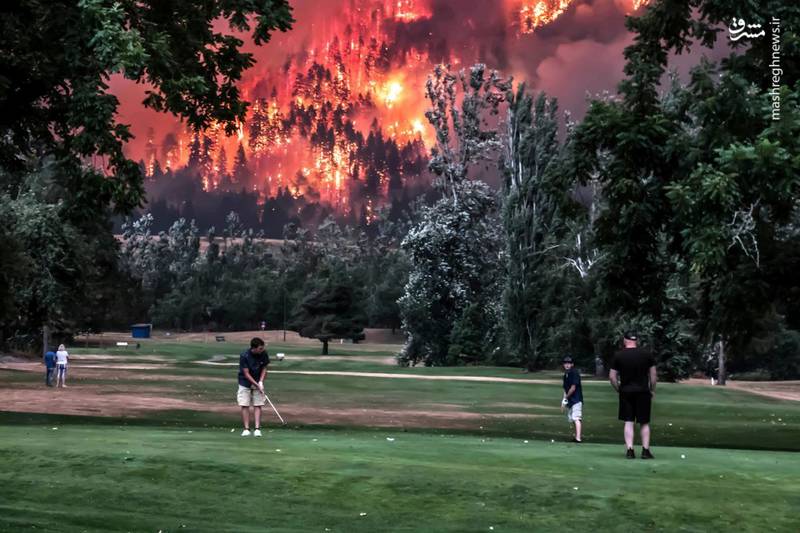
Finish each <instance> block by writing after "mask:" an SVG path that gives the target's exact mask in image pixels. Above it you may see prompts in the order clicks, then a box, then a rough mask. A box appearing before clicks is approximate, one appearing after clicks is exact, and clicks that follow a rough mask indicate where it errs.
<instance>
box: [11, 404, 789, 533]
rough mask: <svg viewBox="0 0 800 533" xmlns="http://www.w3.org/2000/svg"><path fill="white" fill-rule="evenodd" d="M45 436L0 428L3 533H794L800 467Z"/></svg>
mask: <svg viewBox="0 0 800 533" xmlns="http://www.w3.org/2000/svg"><path fill="white" fill-rule="evenodd" d="M45 421H46V420H45V419H40V420H39V421H38V422H39V423H37V424H27V425H16V424H7V423H3V419H2V418H0V485H1V486H2V487H3V489H2V493H3V498H2V499H0V529H2V530H3V531H20V530H23V529H24V530H33V529H34V528H35V530H36V531H64V532H66V531H154V532H155V531H159V530H161V531H165V532H166V531H215V532H216V531H326V529H327V530H328V531H370V532H374V531H437V532H438V531H556V530H563V529H564V525H565V523H569V524H570V529H572V530H575V531H590V530H592V531H711V530H716V531H797V528H798V526H800V522H798V519H797V516H796V510H797V509H798V508H800V491H799V490H798V489H800V485H799V484H798V483H799V482H798V479H800V461H798V458H797V455H795V454H792V453H785V452H784V453H782V452H758V453H753V452H750V451H730V450H709V449H698V448H666V447H660V448H658V450H657V452H656V453H657V454H658V455H657V459H656V460H655V461H650V462H648V461H642V460H636V461H626V460H625V459H623V458H621V456H620V451H621V449H620V446H612V445H601V444H586V445H580V446H576V445H570V444H563V443H550V442H542V441H534V440H529V441H528V442H524V441H523V440H521V439H512V438H500V439H493V438H485V437H480V436H469V435H452V434H449V433H444V432H442V433H439V434H418V433H402V432H395V431H391V430H389V431H387V430H381V431H366V430H361V431H359V430H336V431H333V430H327V431H325V430H308V429H305V430H285V429H281V430H274V431H271V432H268V433H267V436H266V437H265V438H263V439H260V440H259V439H255V438H249V439H243V438H241V437H239V436H238V434H237V433H230V431H229V430H228V429H227V428H225V429H222V428H197V427H191V426H186V427H181V428H168V429H164V428H154V427H147V426H129V427H119V426H109V425H103V426H98V425H94V424H91V423H84V424H79V423H72V424H66V425H64V424H61V425H59V426H52V427H58V429H57V430H54V429H52V427H51V426H50V424H49V423H48V424H46V425H45V424H44V422H45ZM387 437H389V438H393V439H395V440H394V441H389V440H387ZM682 455H683V456H684V457H685V458H682V457H681V456H682ZM362 513H365V514H364V515H363V516H362ZM491 528H493V529H491Z"/></svg>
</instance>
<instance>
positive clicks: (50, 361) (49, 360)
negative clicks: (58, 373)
mask: <svg viewBox="0 0 800 533" xmlns="http://www.w3.org/2000/svg"><path fill="white" fill-rule="evenodd" d="M44 364H45V366H46V367H47V368H55V366H56V354H55V353H54V352H47V353H46V354H44Z"/></svg>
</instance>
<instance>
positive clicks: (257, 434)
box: [253, 429, 261, 437]
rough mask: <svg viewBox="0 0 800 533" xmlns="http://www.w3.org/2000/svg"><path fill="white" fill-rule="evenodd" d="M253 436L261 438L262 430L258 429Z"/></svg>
mask: <svg viewBox="0 0 800 533" xmlns="http://www.w3.org/2000/svg"><path fill="white" fill-rule="evenodd" d="M253 436H254V437H260V436H261V430H260V429H257V430H255V431H254V432H253Z"/></svg>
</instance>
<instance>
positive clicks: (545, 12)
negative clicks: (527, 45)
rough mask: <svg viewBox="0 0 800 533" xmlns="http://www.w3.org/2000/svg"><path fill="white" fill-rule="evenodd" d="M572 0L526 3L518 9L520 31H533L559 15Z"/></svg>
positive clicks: (543, 0) (545, 0) (541, 0)
mask: <svg viewBox="0 0 800 533" xmlns="http://www.w3.org/2000/svg"><path fill="white" fill-rule="evenodd" d="M573 1H574V0H539V1H538V2H535V3H526V4H523V5H522V7H520V10H519V28H520V30H519V31H520V33H533V31H534V30H535V29H536V28H539V27H541V26H544V25H545V24H549V23H551V22H553V21H554V20H556V19H557V18H558V17H560V16H561V14H562V13H564V11H565V10H566V9H567V8H568V7H569V6H570V4H572V2H573Z"/></svg>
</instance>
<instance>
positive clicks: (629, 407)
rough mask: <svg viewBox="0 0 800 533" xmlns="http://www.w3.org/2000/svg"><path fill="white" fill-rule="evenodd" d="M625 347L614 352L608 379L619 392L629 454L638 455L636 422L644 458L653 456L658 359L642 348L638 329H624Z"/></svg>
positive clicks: (631, 456)
mask: <svg viewBox="0 0 800 533" xmlns="http://www.w3.org/2000/svg"><path fill="white" fill-rule="evenodd" d="M622 342H623V345H624V348H623V349H622V350H620V351H618V352H617V353H615V354H614V358H613V360H612V361H611V370H610V372H609V374H608V379H609V381H611V386H612V387H614V390H616V391H617V392H618V393H619V419H620V420H622V421H624V422H625V447H626V457H627V458H628V459H636V453H635V452H634V451H633V432H634V425H635V424H636V422H638V423H639V426H640V434H641V438H642V459H654V457H653V454H652V453H650V408H651V405H652V400H653V396H655V393H656V362H655V358H654V357H653V354H652V353H651V352H650V351H649V350H646V349H644V348H639V337H638V336H637V335H636V333H635V332H633V331H629V332H627V333H625V336H624V338H623V341H622Z"/></svg>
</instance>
